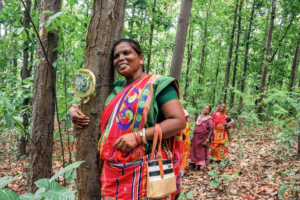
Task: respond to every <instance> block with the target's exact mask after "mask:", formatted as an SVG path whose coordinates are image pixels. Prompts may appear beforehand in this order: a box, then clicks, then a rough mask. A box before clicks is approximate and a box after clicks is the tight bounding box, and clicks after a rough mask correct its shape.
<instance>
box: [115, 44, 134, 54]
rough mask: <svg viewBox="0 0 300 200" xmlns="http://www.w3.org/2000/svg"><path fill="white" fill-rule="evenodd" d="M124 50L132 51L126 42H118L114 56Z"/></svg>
mask: <svg viewBox="0 0 300 200" xmlns="http://www.w3.org/2000/svg"><path fill="white" fill-rule="evenodd" d="M125 50H133V48H132V47H131V45H130V44H129V43H127V42H120V43H119V44H117V46H116V47H115V50H114V54H117V53H120V52H122V51H125Z"/></svg>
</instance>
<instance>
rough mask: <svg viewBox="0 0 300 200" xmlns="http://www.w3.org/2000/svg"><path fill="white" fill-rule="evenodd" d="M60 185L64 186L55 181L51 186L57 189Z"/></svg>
mask: <svg viewBox="0 0 300 200" xmlns="http://www.w3.org/2000/svg"><path fill="white" fill-rule="evenodd" d="M60 187H62V186H61V185H60V184H59V183H58V182H56V181H53V182H52V183H51V186H50V188H51V189H57V188H60Z"/></svg>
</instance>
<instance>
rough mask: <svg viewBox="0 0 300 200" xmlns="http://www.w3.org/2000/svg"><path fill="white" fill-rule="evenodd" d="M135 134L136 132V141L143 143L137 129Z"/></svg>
mask: <svg viewBox="0 0 300 200" xmlns="http://www.w3.org/2000/svg"><path fill="white" fill-rule="evenodd" d="M134 134H135V138H136V141H137V142H138V143H139V144H141V138H140V136H139V134H138V132H137V131H135V132H134Z"/></svg>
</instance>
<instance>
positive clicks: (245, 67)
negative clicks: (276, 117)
mask: <svg viewBox="0 0 300 200" xmlns="http://www.w3.org/2000/svg"><path fill="white" fill-rule="evenodd" d="M254 10H255V0H254V1H253V5H252V9H251V16H250V22H249V28H248V34H247V39H246V40H247V42H246V49H245V59H244V69H243V77H242V84H241V93H244V90H245V85H246V72H247V65H248V53H249V45H250V37H251V29H252V21H253V16H254ZM242 107H243V97H242V96H241V97H240V102H239V108H238V110H239V114H241V110H242Z"/></svg>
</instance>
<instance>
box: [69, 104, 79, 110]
mask: <svg viewBox="0 0 300 200" xmlns="http://www.w3.org/2000/svg"><path fill="white" fill-rule="evenodd" d="M72 107H73V108H77V109H78V107H77V106H76V105H75V104H72V105H70V108H72Z"/></svg>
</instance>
